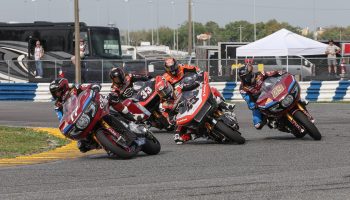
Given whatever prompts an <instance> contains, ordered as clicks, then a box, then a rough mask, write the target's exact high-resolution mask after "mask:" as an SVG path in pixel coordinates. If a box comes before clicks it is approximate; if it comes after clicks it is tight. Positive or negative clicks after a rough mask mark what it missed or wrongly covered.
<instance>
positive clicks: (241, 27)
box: [238, 25, 244, 42]
mask: <svg viewBox="0 0 350 200" xmlns="http://www.w3.org/2000/svg"><path fill="white" fill-rule="evenodd" d="M238 28H239V42H242V29H243V28H244V27H243V26H242V25H239V27H238Z"/></svg>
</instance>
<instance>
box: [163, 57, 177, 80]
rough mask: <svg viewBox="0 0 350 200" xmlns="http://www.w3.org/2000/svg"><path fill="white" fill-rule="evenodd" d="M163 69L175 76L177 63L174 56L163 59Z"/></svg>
mask: <svg viewBox="0 0 350 200" xmlns="http://www.w3.org/2000/svg"><path fill="white" fill-rule="evenodd" d="M164 69H165V71H166V72H168V73H170V74H171V75H173V76H176V75H177V74H178V72H179V65H178V64H177V61H176V59H175V58H167V59H165V61H164Z"/></svg>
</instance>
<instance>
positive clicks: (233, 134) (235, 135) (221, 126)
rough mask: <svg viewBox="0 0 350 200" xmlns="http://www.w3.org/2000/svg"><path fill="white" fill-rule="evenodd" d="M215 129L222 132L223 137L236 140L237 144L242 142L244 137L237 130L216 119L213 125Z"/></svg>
mask: <svg viewBox="0 0 350 200" xmlns="http://www.w3.org/2000/svg"><path fill="white" fill-rule="evenodd" d="M214 129H215V130H217V131H219V132H220V133H222V134H223V135H224V136H225V137H227V138H228V139H230V140H231V141H234V142H237V143H238V144H244V143H245V139H244V137H242V136H241V134H240V133H239V132H238V131H234V130H232V129H231V128H230V127H228V126H227V125H226V124H225V123H224V122H222V121H218V122H217V123H216V125H215V127H214Z"/></svg>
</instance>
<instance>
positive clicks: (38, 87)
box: [0, 81, 350, 102]
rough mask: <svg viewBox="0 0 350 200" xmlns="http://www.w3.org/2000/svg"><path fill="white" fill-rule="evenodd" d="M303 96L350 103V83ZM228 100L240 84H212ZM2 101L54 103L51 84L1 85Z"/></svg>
mask: <svg viewBox="0 0 350 200" xmlns="http://www.w3.org/2000/svg"><path fill="white" fill-rule="evenodd" d="M299 83H300V87H301V96H302V97H303V98H305V99H307V100H309V101H316V102H334V101H350V81H310V82H299ZM210 85H211V86H212V87H215V88H217V89H218V90H219V91H220V92H221V93H222V94H223V95H224V97H225V99H227V100H233V101H243V99H242V97H241V94H240V93H239V86H240V84H239V83H236V82H211V83H210ZM110 86H111V84H110V83H105V84H102V90H101V93H102V94H104V95H107V94H108V93H109V91H110ZM0 100H7V101H12V100H27V101H45V102H48V101H52V99H51V94H50V92H49V83H38V84H36V83H0Z"/></svg>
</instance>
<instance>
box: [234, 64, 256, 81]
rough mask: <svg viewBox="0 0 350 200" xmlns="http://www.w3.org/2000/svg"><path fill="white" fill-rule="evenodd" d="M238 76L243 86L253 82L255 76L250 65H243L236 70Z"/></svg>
mask: <svg viewBox="0 0 350 200" xmlns="http://www.w3.org/2000/svg"><path fill="white" fill-rule="evenodd" d="M238 76H239V78H240V79H241V81H242V83H243V84H247V85H251V84H253V82H254V79H255V75H254V73H253V66H252V65H249V64H247V65H245V66H243V67H241V68H239V69H238Z"/></svg>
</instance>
